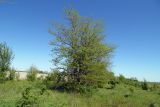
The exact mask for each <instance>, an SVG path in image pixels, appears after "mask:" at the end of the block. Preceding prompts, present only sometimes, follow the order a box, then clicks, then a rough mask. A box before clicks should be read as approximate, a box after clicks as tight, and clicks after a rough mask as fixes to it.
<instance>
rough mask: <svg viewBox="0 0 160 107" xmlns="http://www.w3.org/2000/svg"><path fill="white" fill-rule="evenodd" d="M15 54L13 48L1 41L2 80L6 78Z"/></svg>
mask: <svg viewBox="0 0 160 107" xmlns="http://www.w3.org/2000/svg"><path fill="white" fill-rule="evenodd" d="M13 58H14V56H13V53H12V50H11V49H10V48H9V47H8V46H7V44H6V43H0V81H4V80H5V79H6V75H7V73H6V72H7V71H8V70H9V69H10V64H11V61H12V60H13Z"/></svg>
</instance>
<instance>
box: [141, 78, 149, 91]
mask: <svg viewBox="0 0 160 107" xmlns="http://www.w3.org/2000/svg"><path fill="white" fill-rule="evenodd" d="M142 89H143V90H148V89H149V87H148V83H147V81H146V80H144V82H143V83H142Z"/></svg>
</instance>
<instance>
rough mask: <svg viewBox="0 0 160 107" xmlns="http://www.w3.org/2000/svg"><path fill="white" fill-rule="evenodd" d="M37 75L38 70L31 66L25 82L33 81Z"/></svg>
mask: <svg viewBox="0 0 160 107" xmlns="http://www.w3.org/2000/svg"><path fill="white" fill-rule="evenodd" d="M37 73H38V69H37V68H36V67H35V66H31V67H30V68H29V71H28V74H27V80H29V81H35V80H36V79H37Z"/></svg>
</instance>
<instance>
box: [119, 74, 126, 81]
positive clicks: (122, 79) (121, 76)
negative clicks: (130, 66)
mask: <svg viewBox="0 0 160 107" xmlns="http://www.w3.org/2000/svg"><path fill="white" fill-rule="evenodd" d="M125 80H126V79H125V77H124V76H123V75H122V74H120V75H119V81H120V82H123V83H124V82H125Z"/></svg>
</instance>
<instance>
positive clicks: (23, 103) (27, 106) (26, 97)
mask: <svg viewBox="0 0 160 107" xmlns="http://www.w3.org/2000/svg"><path fill="white" fill-rule="evenodd" d="M37 97H38V96H37V95H36V94H35V92H33V91H32V90H31V88H26V89H25V91H24V92H23V93H22V98H21V99H20V100H19V101H18V102H17V107H34V106H35V105H37V100H38V98H37Z"/></svg>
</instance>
